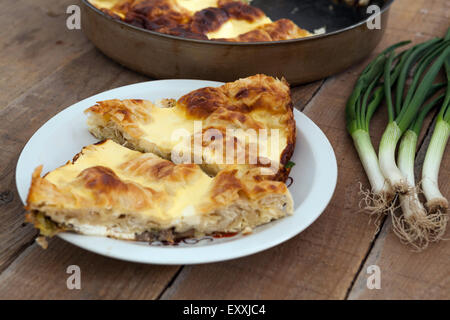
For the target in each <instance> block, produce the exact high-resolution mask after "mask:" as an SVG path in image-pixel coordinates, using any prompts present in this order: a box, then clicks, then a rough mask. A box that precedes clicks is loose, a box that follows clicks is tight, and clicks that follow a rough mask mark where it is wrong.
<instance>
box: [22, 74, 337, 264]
mask: <svg viewBox="0 0 450 320" xmlns="http://www.w3.org/2000/svg"><path fill="white" fill-rule="evenodd" d="M221 84H222V83H220V82H212V81H201V80H161V81H151V82H144V83H138V84H133V85H129V86H125V87H121V88H117V89H113V90H109V91H106V92H103V93H100V94H97V95H95V96H93V97H90V98H87V99H85V100H83V101H81V102H78V103H76V104H74V105H72V106H70V107H68V108H66V109H64V110H63V111H61V112H60V113H58V114H57V115H56V116H54V117H53V118H51V119H50V120H49V121H48V122H47V123H45V124H44V125H43V126H42V127H41V128H40V129H39V130H38V131H37V132H36V133H35V134H34V135H33V136H32V137H31V139H30V140H29V141H28V143H27V144H26V146H25V148H24V149H23V150H22V153H21V155H20V158H19V161H18V163H17V168H16V184H17V189H18V191H19V195H20V197H21V199H22V201H23V202H24V203H25V200H26V197H27V194H28V189H29V186H30V181H31V174H32V172H33V170H34V169H35V168H36V167H37V166H38V165H40V164H43V165H44V169H43V172H47V171H50V170H53V169H55V168H57V167H59V166H61V165H63V164H65V163H66V162H67V161H68V160H70V159H72V157H73V156H74V155H75V154H76V153H78V152H79V151H80V150H81V148H82V147H84V146H86V145H89V144H92V143H94V142H96V141H97V140H96V139H95V138H94V137H93V136H91V134H90V133H89V131H88V129H87V125H86V116H85V115H84V113H83V111H84V110H85V109H87V108H88V107H90V106H92V105H94V104H95V103H96V102H97V101H100V100H107V99H129V98H135V99H148V100H151V101H157V100H159V99H163V98H174V99H176V98H179V97H181V96H182V95H184V94H186V93H188V92H190V91H192V90H195V89H198V88H201V87H205V86H219V85H221ZM294 111H295V112H294V114H295V120H296V122H297V144H296V146H295V153H294V156H293V157H292V159H291V160H292V161H293V162H295V163H296V166H294V167H293V169H292V171H291V177H292V178H293V183H292V185H291V186H290V187H289V190H290V192H291V193H292V196H293V198H294V208H295V213H294V215H292V216H289V217H286V218H283V219H280V220H277V221H273V222H271V223H269V224H266V225H264V226H260V227H258V228H256V229H255V230H254V232H253V233H252V234H251V235H247V236H242V235H237V236H234V237H230V238H221V239H217V238H211V237H206V238H205V239H203V240H201V241H199V242H197V243H180V244H179V245H177V246H163V245H158V243H156V244H152V245H150V244H148V243H144V242H132V241H123V240H115V239H109V238H103V237H93V236H84V235H78V234H72V233H62V234H60V235H59V236H60V237H61V238H62V239H64V240H66V241H68V242H70V243H72V244H74V245H77V246H79V247H81V248H84V249H87V250H90V251H93V252H96V253H99V254H102V255H105V256H109V257H113V258H117V259H122V260H128V261H134V262H142V263H152V264H197V263H207V262H215V261H222V260H228V259H233V258H238V257H243V256H246V255H249V254H253V253H256V252H259V251H262V250H265V249H268V248H271V247H273V246H276V245H278V244H280V243H282V242H284V241H286V240H288V239H289V238H292V237H293V236H295V235H297V234H298V233H300V232H301V231H303V230H304V229H305V228H307V227H308V226H309V225H310V224H311V223H313V222H314V220H316V219H317V218H318V217H319V216H320V214H321V213H322V212H323V210H324V209H325V208H326V206H327V205H328V202H329V201H330V199H331V197H332V195H333V192H334V189H335V186H336V179H337V165H336V157H335V155H334V152H333V149H332V147H331V145H330V143H329V141H328V140H327V138H326V137H325V135H324V134H323V132H322V131H321V130H320V129H319V128H318V127H317V126H316V125H315V124H314V123H313V122H312V121H311V120H309V119H308V118H307V117H306V116H305V115H304V114H303V113H301V112H299V111H297V110H294ZM49 250H51V248H50V249H49Z"/></svg>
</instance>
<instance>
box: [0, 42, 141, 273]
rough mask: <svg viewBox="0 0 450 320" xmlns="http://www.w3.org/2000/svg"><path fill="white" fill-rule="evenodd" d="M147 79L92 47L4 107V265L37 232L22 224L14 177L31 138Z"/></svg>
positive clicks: (0, 251) (0, 232) (0, 245)
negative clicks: (87, 101)
mask: <svg viewBox="0 0 450 320" xmlns="http://www.w3.org/2000/svg"><path fill="white" fill-rule="evenodd" d="M145 79H146V78H144V77H143V76H139V75H137V74H136V73H134V72H131V71H128V70H126V69H124V68H122V67H120V66H119V65H117V64H115V63H112V62H111V61H110V60H108V59H107V58H105V57H104V56H103V55H102V54H100V53H99V52H98V51H96V50H95V49H91V50H90V51H88V52H87V53H85V54H83V55H82V56H80V57H79V58H77V59H75V60H74V61H72V62H71V63H70V64H68V65H67V66H65V67H64V68H62V69H61V70H59V71H57V72H56V73H54V74H52V75H51V76H49V77H48V78H46V79H44V80H42V81H41V82H40V83H39V84H38V85H37V86H35V87H33V88H32V89H30V90H29V91H27V92H25V93H24V94H22V95H21V96H20V97H18V98H17V99H15V100H13V101H11V102H10V103H9V105H8V106H7V107H5V108H4V109H3V110H0V118H1V119H2V124H1V127H0V139H1V144H0V153H1V154H2V157H1V158H0V181H1V189H0V194H1V195H2V197H1V198H0V210H1V211H2V214H1V215H0V270H2V269H3V268H4V267H5V266H6V265H8V263H9V262H10V261H11V259H13V258H14V256H15V255H16V254H17V253H18V252H19V251H20V250H22V246H23V245H26V244H28V243H29V242H30V241H31V240H32V239H33V237H34V236H35V232H34V231H32V229H31V228H30V227H29V226H26V227H22V223H23V219H24V210H23V205H22V203H21V201H20V199H19V197H18V194H17V192H16V187H15V182H14V181H15V178H14V177H15V167H16V162H17V159H18V156H19V154H20V152H21V150H22V148H23V147H24V145H25V143H26V142H27V141H28V139H29V138H30V137H31V136H32V135H33V133H34V132H35V131H36V130H37V129H38V128H39V127H40V126H41V125H43V124H44V123H45V122H46V121H47V120H48V119H49V118H51V117H52V116H54V115H55V114H56V113H57V112H59V111H61V110H62V109H64V108H66V107H67V106H69V105H71V104H73V103H75V102H77V101H79V100H81V99H83V98H86V97H88V96H91V95H93V94H95V93H98V92H101V91H104V90H107V89H110V88H114V87H117V86H121V85H124V84H129V83H133V82H138V81H142V80H145Z"/></svg>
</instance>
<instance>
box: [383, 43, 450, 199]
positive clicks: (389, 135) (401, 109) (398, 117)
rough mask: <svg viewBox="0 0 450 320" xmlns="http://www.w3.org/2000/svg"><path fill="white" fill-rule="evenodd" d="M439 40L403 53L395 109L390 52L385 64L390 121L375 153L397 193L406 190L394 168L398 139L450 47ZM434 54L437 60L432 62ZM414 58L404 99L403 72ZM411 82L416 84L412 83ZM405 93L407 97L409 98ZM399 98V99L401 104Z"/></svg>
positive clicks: (401, 176) (413, 115)
mask: <svg viewBox="0 0 450 320" xmlns="http://www.w3.org/2000/svg"><path fill="white" fill-rule="evenodd" d="M440 41H441V40H439V39H433V40H430V41H427V42H425V43H423V44H421V45H418V46H415V47H413V48H412V51H411V53H410V54H408V55H405V56H407V58H406V60H405V62H404V63H403V65H402V70H401V72H400V75H399V79H398V81H397V92H396V106H395V108H394V105H393V102H392V97H391V87H392V83H391V74H392V73H391V63H392V59H393V58H392V55H391V56H390V57H389V59H388V61H387V63H386V65H385V69H384V81H385V86H384V88H385V95H386V100H387V101H386V102H387V105H388V115H389V123H388V125H387V127H386V130H385V132H384V133H383V137H382V139H381V142H380V149H379V154H378V156H379V163H380V169H381V172H382V173H383V176H384V177H385V178H386V179H387V180H388V182H389V183H390V185H391V186H392V187H393V188H394V190H395V191H396V192H400V193H406V192H407V191H408V183H407V181H406V178H405V177H404V175H403V173H402V172H401V171H400V169H399V168H398V167H397V164H396V161H395V151H396V148H397V144H398V141H399V139H400V137H401V136H402V135H403V133H405V131H406V130H407V129H408V128H409V126H410V125H411V123H412V122H413V120H414V119H415V117H416V116H417V113H418V111H419V109H420V106H421V105H422V104H423V103H424V101H425V100H426V98H427V97H428V96H429V93H430V91H431V90H433V88H434V85H433V81H434V79H435V78H436V76H437V74H438V72H439V70H440V69H441V67H442V65H443V64H444V62H445V61H446V59H447V57H448V55H449V54H450V46H449V45H448V42H444V43H443V44H439V45H438V46H436V44H438V43H439V42H440ZM436 56H437V58H436V60H435V61H434V62H433V63H432V61H433V59H434V58H435V57H436ZM414 60H418V61H419V62H418V65H417V68H415V70H414V79H415V80H414V81H413V85H414V87H411V88H410V90H412V91H409V92H408V95H407V97H406V99H405V100H403V91H404V88H405V83H406V75H407V74H408V72H409V70H410V68H411V67H412V63H413V62H414ZM431 63H432V65H431V67H430V68H429V69H428V71H427V72H426V73H425V75H424V76H423V77H422V79H421V81H420V83H418V79H419V78H420V77H421V76H422V73H424V71H425V69H426V68H427V67H428V66H429V65H430V64H431ZM414 82H417V83H415V84H414ZM408 96H410V97H409V98H408ZM398 101H400V103H399V102H398ZM402 101H404V103H402Z"/></svg>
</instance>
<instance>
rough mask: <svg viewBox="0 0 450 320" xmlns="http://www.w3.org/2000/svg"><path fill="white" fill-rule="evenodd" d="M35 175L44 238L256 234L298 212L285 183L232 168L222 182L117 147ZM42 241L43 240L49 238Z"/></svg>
mask: <svg viewBox="0 0 450 320" xmlns="http://www.w3.org/2000/svg"><path fill="white" fill-rule="evenodd" d="M41 171H42V166H40V167H38V168H37V169H36V170H35V171H34V173H33V178H32V183H31V188H30V191H29V195H28V199H27V210H28V211H29V213H28V214H27V221H29V222H32V223H33V224H34V225H35V226H36V228H38V229H39V230H40V232H41V235H42V236H53V235H54V234H56V233H58V232H62V231H74V232H77V233H82V234H85V235H100V236H108V237H113V238H118V239H127V240H141V241H155V240H159V241H169V242H172V241H174V240H176V239H177V238H183V237H192V236H198V235H202V234H211V233H214V232H239V231H245V230H247V231H249V230H251V228H253V227H255V226H257V225H260V224H263V223H267V222H269V221H271V220H273V219H278V218H281V217H283V216H285V215H286V214H291V213H292V211H293V203H292V198H291V195H290V193H289V191H288V189H287V187H286V185H285V184H284V183H282V182H278V181H268V180H265V179H263V178H262V177H261V176H260V175H259V174H258V172H256V171H255V169H250V170H242V168H241V169H240V170H238V169H235V168H232V167H229V168H227V169H226V170H223V171H221V172H219V173H218V174H217V175H216V176H215V177H214V178H211V177H209V176H208V175H207V174H205V173H204V172H203V171H202V170H201V169H200V168H199V167H198V166H197V165H195V164H178V165H176V164H174V163H172V162H171V161H167V160H164V159H161V158H159V157H158V156H156V155H154V154H151V153H141V152H138V151H133V150H130V149H128V148H126V147H123V146H121V145H119V144H117V143H115V142H113V141H111V140H106V141H103V142H99V143H97V144H94V145H90V146H87V147H85V148H83V150H82V151H81V152H80V153H79V154H77V155H76V156H75V157H74V158H73V160H72V161H69V162H68V163H67V164H66V165H64V166H62V167H60V168H58V169H56V170H53V171H51V172H49V173H47V174H46V175H44V176H43V177H41ZM41 240H42V238H41Z"/></svg>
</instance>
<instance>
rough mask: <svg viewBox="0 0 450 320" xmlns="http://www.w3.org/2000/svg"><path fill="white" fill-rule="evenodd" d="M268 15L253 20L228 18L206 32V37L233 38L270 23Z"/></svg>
mask: <svg viewBox="0 0 450 320" xmlns="http://www.w3.org/2000/svg"><path fill="white" fill-rule="evenodd" d="M271 22H272V20H270V18H269V17H263V18H261V19H258V20H256V21H253V22H248V21H247V20H237V19H230V20H228V21H227V22H225V23H224V24H222V25H221V26H220V28H219V29H218V30H216V31H213V32H210V33H207V34H206V36H207V37H208V39H227V38H235V37H237V36H239V35H241V34H243V33H247V32H249V31H252V30H254V29H256V28H257V27H259V26H262V25H264V24H267V23H271Z"/></svg>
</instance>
